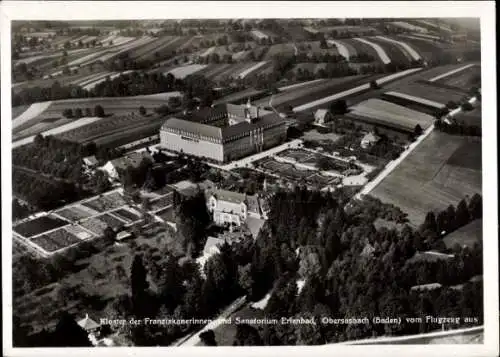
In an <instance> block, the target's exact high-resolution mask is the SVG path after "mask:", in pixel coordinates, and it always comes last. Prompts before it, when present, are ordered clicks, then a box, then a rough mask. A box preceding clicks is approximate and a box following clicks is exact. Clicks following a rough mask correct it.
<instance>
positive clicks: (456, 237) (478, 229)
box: [443, 219, 483, 249]
mask: <svg viewBox="0 0 500 357" xmlns="http://www.w3.org/2000/svg"><path fill="white" fill-rule="evenodd" d="M482 240H483V220H482V219H476V220H474V221H472V222H470V223H468V224H467V225H465V226H463V227H460V228H458V229H457V230H456V231H453V232H451V233H450V234H448V235H447V236H446V237H444V238H443V242H444V244H445V245H446V248H448V249H453V247H454V246H455V245H458V246H460V247H464V246H467V247H469V248H472V247H473V246H474V244H475V243H480V242H482Z"/></svg>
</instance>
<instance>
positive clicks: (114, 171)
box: [101, 151, 153, 180]
mask: <svg viewBox="0 0 500 357" xmlns="http://www.w3.org/2000/svg"><path fill="white" fill-rule="evenodd" d="M143 159H148V160H150V161H153V158H152V157H151V155H150V154H149V153H148V152H147V151H136V152H133V153H131V154H129V155H126V156H123V157H120V158H117V159H114V160H110V161H108V162H107V163H106V164H104V166H102V167H101V170H103V171H105V172H106V173H107V174H108V176H109V178H110V179H112V180H118V179H119V178H120V171H123V170H125V169H126V168H127V167H129V166H130V167H133V168H137V167H139V165H140V164H141V162H142V160H143Z"/></svg>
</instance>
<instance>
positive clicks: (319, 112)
mask: <svg viewBox="0 0 500 357" xmlns="http://www.w3.org/2000/svg"><path fill="white" fill-rule="evenodd" d="M328 113H329V111H328V109H318V110H316V112H315V113H314V117H315V118H316V119H325V117H326V116H327V115H328Z"/></svg>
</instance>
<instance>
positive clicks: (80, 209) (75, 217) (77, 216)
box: [55, 204, 99, 222]
mask: <svg viewBox="0 0 500 357" xmlns="http://www.w3.org/2000/svg"><path fill="white" fill-rule="evenodd" d="M55 213H56V214H57V215H59V216H61V217H64V218H66V219H67V220H70V221H72V222H77V221H79V220H81V219H84V218H89V217H92V216H95V215H97V214H99V212H98V211H96V210H93V209H91V208H89V207H85V206H83V205H80V204H78V205H75V206H70V207H65V208H63V209H61V210H59V211H56V212H55Z"/></svg>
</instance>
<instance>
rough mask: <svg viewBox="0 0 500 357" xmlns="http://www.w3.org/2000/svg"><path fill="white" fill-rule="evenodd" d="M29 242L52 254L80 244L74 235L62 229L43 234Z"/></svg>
mask: <svg viewBox="0 0 500 357" xmlns="http://www.w3.org/2000/svg"><path fill="white" fill-rule="evenodd" d="M31 242H33V243H35V244H37V245H38V246H40V247H42V249H44V250H45V251H48V252H54V251H56V250H59V249H62V248H67V247H69V246H71V245H74V244H77V243H80V242H81V239H79V238H78V237H77V236H75V235H74V234H72V233H70V232H69V231H67V230H66V229H64V228H61V229H58V230H55V231H52V232H50V233H46V234H43V235H42V236H39V237H36V238H33V239H31Z"/></svg>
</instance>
